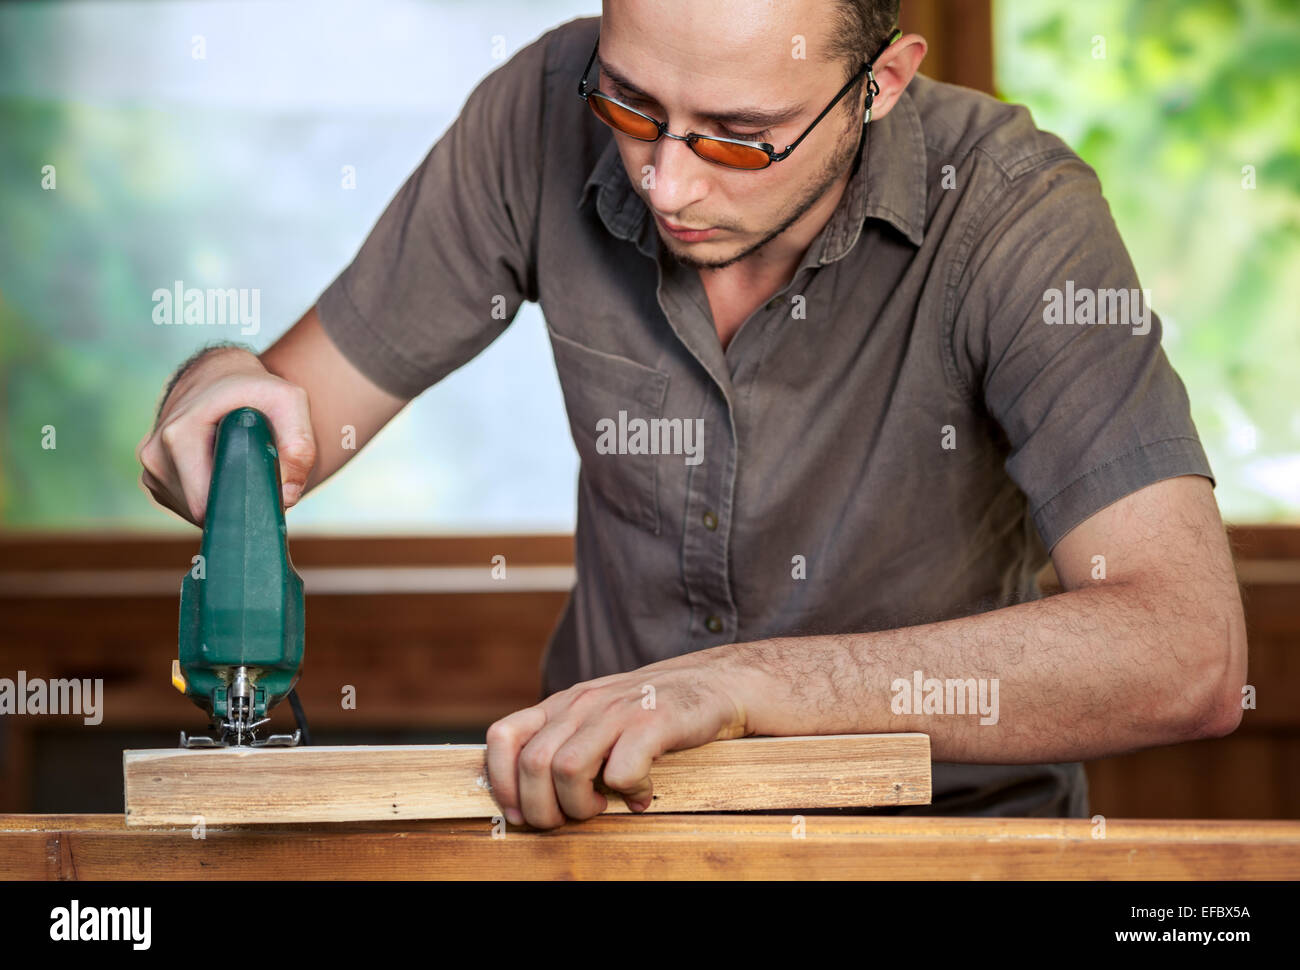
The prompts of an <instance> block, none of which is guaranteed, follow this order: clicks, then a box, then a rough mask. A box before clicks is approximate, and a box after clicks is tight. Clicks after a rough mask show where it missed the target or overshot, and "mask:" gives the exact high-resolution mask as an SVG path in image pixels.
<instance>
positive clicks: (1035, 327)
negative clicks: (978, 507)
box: [953, 153, 1214, 550]
mask: <svg viewBox="0 0 1300 970" xmlns="http://www.w3.org/2000/svg"><path fill="white" fill-rule="evenodd" d="M986 205H987V208H986V210H985V213H984V214H983V215H982V216H980V217H979V218H978V219H977V220H976V222H975V225H974V226H973V228H974V229H975V231H974V233H973V236H972V238H973V239H974V240H975V242H974V243H973V245H972V247H971V251H970V258H969V260H968V261H967V264H966V268H965V272H964V273H963V280H964V283H965V285H964V286H963V287H959V294H960V296H959V302H958V306H959V308H960V309H959V310H958V311H957V313H956V315H955V326H954V331H953V338H954V339H953V353H954V358H955V361H956V364H957V369H958V373H959V374H960V375H962V378H963V380H964V382H965V383H967V385H968V388H967V390H968V391H969V392H970V393H971V395H972V397H974V398H980V399H982V402H983V406H984V408H985V409H986V410H987V413H988V414H989V415H990V416H991V417H992V418H993V419H994V420H995V421H996V422H997V423H998V425H999V426H1000V427H1001V429H1002V430H1003V432H1004V433H1005V435H1006V438H1007V442H1008V445H1009V449H1010V450H1009V454H1008V456H1007V459H1006V470H1007V473H1008V474H1009V475H1010V477H1011V478H1012V479H1013V480H1014V481H1015V483H1016V484H1017V485H1018V486H1019V487H1020V489H1021V490H1022V491H1023V492H1024V493H1025V495H1026V496H1027V497H1028V499H1029V503H1030V509H1031V513H1032V515H1033V519H1034V524H1035V525H1036V527H1037V529H1038V532H1039V534H1040V536H1041V537H1042V539H1043V543H1044V545H1045V546H1046V547H1047V548H1048V549H1049V550H1050V549H1051V548H1052V547H1053V546H1054V545H1055V544H1056V543H1057V541H1059V540H1060V539H1061V537H1062V536H1064V535H1065V534H1066V533H1067V532H1069V531H1070V529H1072V528H1074V527H1075V526H1076V525H1078V524H1079V523H1080V522H1082V521H1084V520H1085V519H1087V518H1088V517H1089V516H1091V515H1092V514H1093V513H1095V512H1098V511H1100V510H1101V509H1103V508H1105V507H1106V506H1108V505H1111V504H1113V503H1114V502H1116V501H1118V500H1119V499H1121V498H1123V497H1124V496H1126V495H1129V494H1131V493H1132V492H1135V491H1137V490H1139V489H1141V488H1145V487H1146V486H1147V485H1151V484H1153V483H1155V482H1158V481H1161V480H1163V479H1166V478H1173V477H1175V476H1178V475H1188V474H1194V475H1203V476H1205V477H1206V478H1209V479H1210V481H1211V482H1213V481H1214V479H1213V475H1212V473H1211V470H1210V465H1209V461H1208V460H1207V459H1206V456H1205V452H1204V450H1203V449H1202V447H1201V443H1200V440H1199V438H1198V436H1197V433H1196V427H1195V425H1194V424H1193V422H1192V416H1191V412H1190V408H1189V404H1188V398H1187V392H1186V390H1185V388H1184V387H1183V383H1182V381H1181V380H1180V379H1179V377H1178V374H1177V373H1176V372H1175V371H1174V369H1173V367H1172V366H1171V365H1170V363H1169V360H1168V359H1167V358H1166V356H1165V353H1164V350H1163V348H1162V347H1161V345H1160V335H1161V324H1160V319H1159V317H1158V316H1157V315H1156V314H1155V312H1154V311H1153V310H1152V309H1151V301H1152V300H1154V301H1155V302H1157V303H1158V302H1159V299H1160V295H1159V294H1158V293H1154V294H1153V293H1151V292H1150V291H1144V290H1143V289H1142V287H1141V284H1140V283H1139V281H1138V278H1137V273H1136V271H1135V270H1134V268H1133V264H1132V261H1131V260H1130V259H1129V256H1128V252H1127V250H1126V249H1125V247H1124V243H1123V241H1122V240H1121V239H1120V236H1119V232H1118V230H1117V229H1116V226H1115V223H1114V220H1113V218H1112V216H1111V213H1110V208H1109V206H1108V205H1107V204H1106V201H1105V199H1104V198H1103V197H1102V194H1101V186H1100V184H1099V182H1098V180H1097V177H1096V175H1095V173H1094V172H1093V170H1092V169H1091V168H1090V167H1089V166H1088V165H1086V164H1085V163H1084V162H1083V161H1082V160H1080V159H1079V158H1078V157H1077V156H1075V155H1073V154H1072V153H1068V154H1061V155H1058V157H1055V158H1053V159H1051V160H1049V161H1046V162H1041V163H1039V164H1038V165H1037V166H1036V167H1035V168H1034V169H1033V170H1031V171H1029V172H1026V173H1024V174H1021V175H1019V176H1018V177H1016V178H1008V179H1007V181H1006V184H1005V185H1004V186H1003V187H1002V188H999V189H997V190H994V192H993V194H992V195H991V196H990V198H989V199H988V201H987V203H986ZM962 291H964V292H962Z"/></svg>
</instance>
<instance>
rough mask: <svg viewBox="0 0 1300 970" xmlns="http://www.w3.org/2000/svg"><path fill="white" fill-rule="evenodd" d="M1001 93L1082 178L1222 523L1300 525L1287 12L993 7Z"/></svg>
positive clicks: (1294, 132)
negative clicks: (1213, 484)
mask: <svg viewBox="0 0 1300 970" xmlns="http://www.w3.org/2000/svg"><path fill="white" fill-rule="evenodd" d="M994 16H995V37H996V41H995V56H996V65H997V86H998V91H999V93H1000V94H1001V96H1002V97H1003V98H1005V99H1006V100H1008V101H1012V102H1017V103H1020V104H1025V105H1027V106H1028V107H1029V108H1030V110H1031V111H1032V112H1033V114H1034V119H1035V121H1036V122H1037V123H1038V125H1039V127H1041V128H1045V129H1047V130H1049V131H1052V132H1055V133H1056V134H1058V135H1060V136H1061V137H1062V138H1064V139H1065V141H1067V142H1068V143H1069V144H1070V145H1071V146H1072V147H1073V148H1074V149H1075V150H1076V151H1077V152H1078V153H1079V154H1080V155H1081V156H1082V157H1083V159H1084V160H1085V161H1087V162H1088V164H1090V165H1091V166H1092V167H1093V168H1094V169H1095V170H1096V171H1097V174H1098V176H1099V177H1100V179H1101V184H1102V188H1103V190H1104V192H1105V194H1106V198H1107V200H1108V201H1109V203H1110V207H1111V211H1112V212H1113V213H1114V216H1115V221H1116V223H1117V224H1118V226H1119V229H1120V232H1121V233H1122V235H1123V237H1124V240H1125V242H1126V243H1127V245H1128V248H1129V252H1130V254H1131V255H1132V257H1133V262H1134V264H1135V265H1136V267H1137V270H1138V274H1139V276H1140V278H1141V280H1142V285H1143V286H1144V287H1146V288H1149V289H1150V290H1151V293H1152V302H1153V304H1154V308H1155V310H1156V312H1157V313H1158V314H1159V315H1160V318H1161V320H1162V321H1163V323H1164V325H1165V338H1164V343H1165V349H1166V352H1167V353H1168V354H1169V357H1170V359H1171V360H1172V361H1173V364H1174V366H1175V367H1176V368H1177V370H1178V372H1179V374H1180V375H1181V376H1182V378H1183V381H1184V383H1185V384H1186V385H1187V388H1188V393H1189V395H1190V396H1191V401H1192V413H1193V417H1194V418H1195V420H1196V425H1197V428H1198V430H1199V432H1200V435H1201V439H1202V442H1203V443H1204V445H1205V448H1206V451H1207V453H1208V454H1209V457H1210V462H1211V465H1212V467H1213V468H1214V471H1215V474H1216V476H1217V481H1218V487H1217V496H1218V500H1219V504H1220V507H1221V508H1222V510H1223V513H1224V516H1225V518H1229V519H1233V520H1237V521H1242V520H1254V521H1259V520H1265V521H1266V520H1276V519H1283V518H1292V519H1293V518H1295V517H1296V516H1297V515H1298V514H1300V312H1298V311H1297V307H1298V306H1300V5H1297V4H1296V2H1295V0H1144V2H1142V3H1133V2H1131V0H1089V2H1087V3H1079V2H1078V0H998V2H996V3H995V7H994Z"/></svg>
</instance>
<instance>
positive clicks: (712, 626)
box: [704, 616, 722, 633]
mask: <svg viewBox="0 0 1300 970" xmlns="http://www.w3.org/2000/svg"><path fill="white" fill-rule="evenodd" d="M704 625H705V626H706V627H708V630H709V632H710V633H721V632H722V620H721V619H720V618H719V617H716V616H711V617H709V618H708V619H707V620H705V621H704Z"/></svg>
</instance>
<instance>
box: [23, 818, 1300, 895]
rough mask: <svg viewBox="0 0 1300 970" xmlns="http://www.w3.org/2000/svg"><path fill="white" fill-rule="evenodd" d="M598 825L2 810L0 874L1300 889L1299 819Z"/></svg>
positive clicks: (643, 821)
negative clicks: (1162, 883) (138, 822)
mask: <svg viewBox="0 0 1300 970" xmlns="http://www.w3.org/2000/svg"><path fill="white" fill-rule="evenodd" d="M1098 835H1099V832H1098V830H1097V828H1096V826H1094V825H1093V823H1092V822H1091V821H1090V820H1088V819H1030V818H1024V819H1018V818H1015V819H1003V818H941V817H924V816H908V817H902V816H898V817H895V816H889V817H877V816H851V815H816V814H808V815H805V816H802V817H801V818H792V817H791V816H790V815H784V814H783V815H645V816H628V815H603V816H600V817H598V818H594V819H589V820H588V821H585V822H574V823H570V824H568V825H565V826H563V827H562V828H559V829H555V830H552V831H546V832H538V831H533V830H531V829H514V828H509V829H507V828H506V827H504V826H494V825H492V824H491V823H490V822H488V821H487V820H485V819H474V820H464V819H458V820H457V819H442V820H431V821H400V822H399V821H390V822H385V821H371V822H346V823H316V824H309V825H268V826H252V827H230V828H222V827H220V826H214V827H209V828H208V829H207V831H206V832H205V833H204V838H201V839H200V838H194V837H193V836H192V833H191V832H190V831H189V830H188V829H179V830H178V829H166V828H136V827H133V828H127V827H126V826H125V825H124V824H123V820H122V816H120V815H102V816H67V815H61V816H60V815H56V816H0V879H91V880H95V879H212V880H223V879H312V880H321V879H618V880H649V879H878V880H888V881H900V880H916V879H927V880H928V879H982V880H988V879H1206V880H1218V879H1225V880H1232V879H1300V822H1281V821H1244V822H1237V821H1234V822H1216V821H1190V822H1184V821H1178V822H1166V821H1156V820H1125V819H1109V820H1107V823H1106V829H1105V833H1104V838H1098V837H1097V836H1098Z"/></svg>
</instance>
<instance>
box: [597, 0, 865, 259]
mask: <svg viewBox="0 0 1300 970" xmlns="http://www.w3.org/2000/svg"><path fill="white" fill-rule="evenodd" d="M830 26H831V24H830V16H829V9H828V6H827V4H826V3H825V2H824V0H820V2H819V0H794V2H782V3H779V4H776V3H772V4H756V3H753V2H743V0H736V2H733V0H710V2H709V3H699V2H698V0H618V2H614V0H607V2H606V3H605V8H604V16H603V17H602V19H601V35H600V53H599V58H598V60H597V66H598V67H599V69H600V70H599V74H598V75H597V78H598V87H599V89H600V90H601V91H602V92H603V93H605V94H608V95H609V96H610V97H614V98H617V99H618V100H620V101H622V102H624V103H625V104H627V105H629V106H630V107H633V108H636V109H637V110H639V111H642V112H644V113H646V114H648V115H650V116H651V117H653V118H657V119H659V120H660V121H666V122H667V123H668V130H669V131H670V132H672V133H673V134H675V135H684V134H686V133H688V132H697V133H699V134H705V135H720V136H723V137H727V138H742V139H745V140H751V141H765V142H768V143H769V144H771V145H772V146H773V147H774V148H775V149H776V150H777V151H780V150H782V149H784V148H785V146H786V145H788V144H790V143H791V142H793V141H794V140H795V139H796V138H798V137H799V135H800V133H802V132H803V130H804V129H805V128H807V127H808V125H809V124H810V123H811V122H812V121H813V119H814V118H816V117H817V114H818V112H820V111H821V110H822V109H823V108H824V107H826V105H827V104H828V103H829V102H830V100H831V99H832V98H833V97H834V96H835V94H836V92H838V91H839V89H840V88H841V87H842V86H843V84H844V65H843V63H842V62H840V61H831V60H830V59H829V58H827V57H826V55H825V54H824V51H825V49H826V44H825V42H824V41H825V38H826V37H827V36H828V34H829V29H830ZM796 35H799V36H802V37H803V38H804V45H803V46H804V53H805V56H803V57H799V56H796V54H797V53H799V51H798V49H797V47H796V43H797V42H796V40H795V37H796ZM620 82H626V84H627V85H631V88H629V87H628V86H625V84H624V83H620ZM855 93H856V94H857V97H856V98H849V97H846V98H845V99H843V100H842V101H841V102H840V103H839V104H837V105H836V106H835V108H834V109H833V110H832V111H831V113H830V114H828V115H827V116H826V117H825V118H823V119H822V120H821V121H820V122H819V123H818V125H817V127H815V128H814V129H813V130H812V132H811V133H810V134H809V135H808V137H807V138H805V139H804V140H803V141H802V142H800V143H799V147H798V148H797V149H795V151H794V152H793V153H792V154H791V155H790V157H789V158H788V159H786V160H785V161H782V162H776V163H774V164H772V165H770V166H768V167H767V168H765V169H760V170H757V171H739V170H732V169H728V168H724V167H722V166H719V165H716V164H714V163H713V162H708V161H705V160H704V159H702V158H700V157H699V156H697V155H696V154H695V153H694V152H692V151H691V149H690V148H689V147H688V146H687V145H686V143H685V142H681V141H676V140H674V139H670V138H660V139H659V140H658V141H657V142H643V141H638V140H637V139H635V138H631V137H629V136H627V135H623V134H621V133H618V132H615V133H614V138H615V140H616V141H617V143H618V149H619V153H620V155H621V156H622V159H623V165H624V168H625V169H626V170H627V173H628V178H629V180H630V181H631V183H632V187H633V189H634V190H635V191H636V193H637V194H638V195H639V196H640V197H641V199H642V200H643V201H644V202H645V204H646V206H647V207H648V208H649V209H650V211H651V213H652V214H653V215H654V216H655V222H656V228H657V229H658V231H659V236H660V238H661V239H662V240H663V242H664V245H665V246H666V247H667V249H668V250H669V252H670V253H672V255H674V256H675V257H676V258H677V259H678V260H679V261H681V262H683V263H685V264H687V265H692V266H697V267H700V268H712V269H720V268H722V267H724V266H728V265H731V264H733V263H736V262H737V261H739V260H740V259H742V258H744V257H746V256H748V255H750V254H751V253H755V252H756V251H758V250H760V248H761V247H763V246H764V245H765V244H766V243H767V242H769V241H770V240H772V239H774V238H776V237H777V236H779V235H780V234H781V233H782V232H784V231H785V230H786V229H788V228H789V227H790V226H792V225H794V224H796V223H797V222H798V221H799V219H800V218H801V217H802V216H803V215H804V214H805V213H806V212H807V211H808V210H809V209H810V208H811V207H812V206H813V205H815V204H816V203H817V201H818V200H819V199H821V198H822V197H823V196H824V195H825V194H826V193H827V191H829V190H830V188H831V187H832V186H833V185H834V184H835V182H836V181H837V180H838V179H839V178H840V176H841V175H842V174H844V173H845V172H846V171H847V170H848V167H849V166H850V165H851V164H852V161H853V158H854V156H855V153H856V151H857V147H858V143H859V139H860V137H861V134H862V116H861V99H862V95H861V89H860V88H859V91H858V92H855ZM755 113H756V114H762V115H766V116H768V117H764V118H757V119H755V118H753V117H747V116H745V115H747V114H755ZM665 223H667V224H668V225H665ZM672 227H685V228H686V229H691V230H711V231H709V232H708V233H707V234H705V235H695V236H689V235H681V234H674V233H673V232H672V231H671V228H672Z"/></svg>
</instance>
